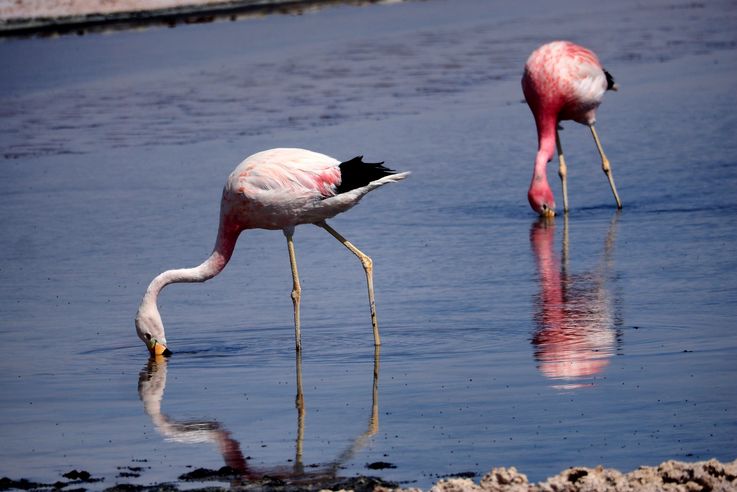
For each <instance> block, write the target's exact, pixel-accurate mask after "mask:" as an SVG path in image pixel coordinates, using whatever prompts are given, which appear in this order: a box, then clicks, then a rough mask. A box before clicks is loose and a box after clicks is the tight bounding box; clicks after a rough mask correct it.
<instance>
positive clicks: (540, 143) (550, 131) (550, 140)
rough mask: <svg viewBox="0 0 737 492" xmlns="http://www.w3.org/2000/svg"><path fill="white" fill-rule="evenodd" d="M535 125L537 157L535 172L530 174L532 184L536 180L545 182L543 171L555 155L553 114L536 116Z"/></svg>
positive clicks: (554, 119) (554, 121) (554, 120)
mask: <svg viewBox="0 0 737 492" xmlns="http://www.w3.org/2000/svg"><path fill="white" fill-rule="evenodd" d="M536 116H537V117H536V118H535V124H536V125H537V155H536V156H535V170H534V171H533V173H532V181H533V183H534V182H535V181H536V180H544V181H546V182H547V178H546V176H545V170H546V169H547V166H548V162H550V160H551V159H552V158H553V155H554V154H555V133H556V131H557V130H556V126H557V125H558V121H557V118H556V116H555V114H553V113H543V114H541V115H539V116H538V115H536Z"/></svg>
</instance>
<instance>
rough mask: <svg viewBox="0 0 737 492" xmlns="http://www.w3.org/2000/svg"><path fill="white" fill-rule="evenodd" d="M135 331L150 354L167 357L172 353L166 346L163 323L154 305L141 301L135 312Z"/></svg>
mask: <svg viewBox="0 0 737 492" xmlns="http://www.w3.org/2000/svg"><path fill="white" fill-rule="evenodd" d="M136 333H137V334H138V338H140V339H141V340H142V341H143V343H144V344H145V345H146V348H147V349H148V351H149V353H150V354H151V355H152V356H157V355H163V356H166V357H168V356H170V355H171V354H172V352H171V350H169V349H168V348H167V347H166V334H165V333H164V323H163V322H162V321H161V315H160V314H159V310H158V309H156V306H155V305H153V306H152V305H149V304H148V303H146V301H144V302H142V303H141V306H140V307H139V308H138V314H136Z"/></svg>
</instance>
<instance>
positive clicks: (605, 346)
mask: <svg viewBox="0 0 737 492" xmlns="http://www.w3.org/2000/svg"><path fill="white" fill-rule="evenodd" d="M618 218H619V212H617V213H616V214H615V215H614V217H613V218H612V221H611V223H610V224H609V231H608V234H607V236H606V239H605V241H604V252H603V254H602V258H601V262H600V263H599V265H598V267H597V268H595V269H593V270H591V271H589V272H585V273H582V274H572V273H570V272H569V265H568V263H569V261H568V248H569V245H568V243H569V241H568V217H567V216H564V217H563V248H562V249H563V252H562V257H563V259H562V262H561V261H560V259H559V258H558V256H557V255H556V254H555V253H554V252H553V245H554V243H555V222H554V219H550V218H540V219H539V220H538V221H536V222H534V223H533V224H532V228H531V229H530V243H531V246H532V251H533V253H534V255H535V260H536V263H537V271H538V276H539V281H540V292H539V293H538V294H537V295H536V299H535V308H536V313H535V322H536V325H537V329H536V331H535V334H534V336H533V338H532V343H533V345H534V346H535V359H536V360H537V362H538V369H539V370H540V372H541V373H542V374H543V375H544V376H546V377H548V378H550V379H552V380H554V381H557V382H560V384H556V385H555V387H556V388H559V389H573V388H578V387H583V386H591V385H592V382H591V381H590V379H591V378H593V377H595V376H596V375H597V374H599V373H601V372H602V371H603V370H604V368H606V366H607V365H609V359H610V358H611V356H612V355H614V353H615V351H616V346H617V343H618V339H619V328H618V327H619V326H620V325H621V319H619V315H618V313H617V310H618V306H619V303H618V302H616V301H615V300H614V299H613V295H612V292H611V291H610V290H609V289H608V281H609V277H610V275H611V270H612V252H613V249H614V241H615V237H616V226H617V220H618ZM587 380H589V381H587Z"/></svg>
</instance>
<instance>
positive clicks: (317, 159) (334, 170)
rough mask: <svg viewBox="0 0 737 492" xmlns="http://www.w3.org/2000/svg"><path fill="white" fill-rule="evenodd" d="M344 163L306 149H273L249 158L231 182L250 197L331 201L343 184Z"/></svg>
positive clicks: (241, 165)
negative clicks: (272, 195) (263, 195)
mask: <svg viewBox="0 0 737 492" xmlns="http://www.w3.org/2000/svg"><path fill="white" fill-rule="evenodd" d="M339 164H340V161H338V160H336V159H333V158H332V157H329V156H326V155H324V154H319V153H317V152H312V151H309V150H305V149H271V150H267V151H264V152H259V153H257V154H254V155H252V156H250V157H248V158H247V159H246V160H245V161H243V162H242V163H241V164H240V165H239V166H238V167H237V168H236V169H235V171H233V174H232V175H231V178H230V179H229V183H232V184H236V183H233V182H232V181H233V179H235V181H236V182H237V185H236V186H235V187H234V191H238V192H239V193H243V194H245V195H246V196H249V195H250V196H253V195H259V194H261V193H264V192H266V193H268V192H275V193H277V194H280V195H281V194H284V195H287V196H290V197H292V199H294V198H297V197H300V198H302V199H305V198H314V199H320V198H327V197H331V196H334V195H335V188H336V186H337V185H338V184H340V169H339V168H338V165H339Z"/></svg>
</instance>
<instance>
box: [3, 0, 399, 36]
mask: <svg viewBox="0 0 737 492" xmlns="http://www.w3.org/2000/svg"><path fill="white" fill-rule="evenodd" d="M397 1H403V0H225V1H224V0H0V36H28V35H36V34H44V35H49V34H66V33H77V34H81V33H84V32H86V31H90V30H91V31H94V30H102V29H125V28H130V27H137V26H141V25H151V24H154V25H155V24H163V25H168V26H174V25H176V24H177V23H200V22H211V21H214V20H216V19H230V20H236V19H237V18H240V17H243V16H253V15H266V14H270V13H302V12H304V11H307V10H317V9H320V8H323V7H325V6H327V5H332V4H349V5H362V4H367V3H395V2H397Z"/></svg>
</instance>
